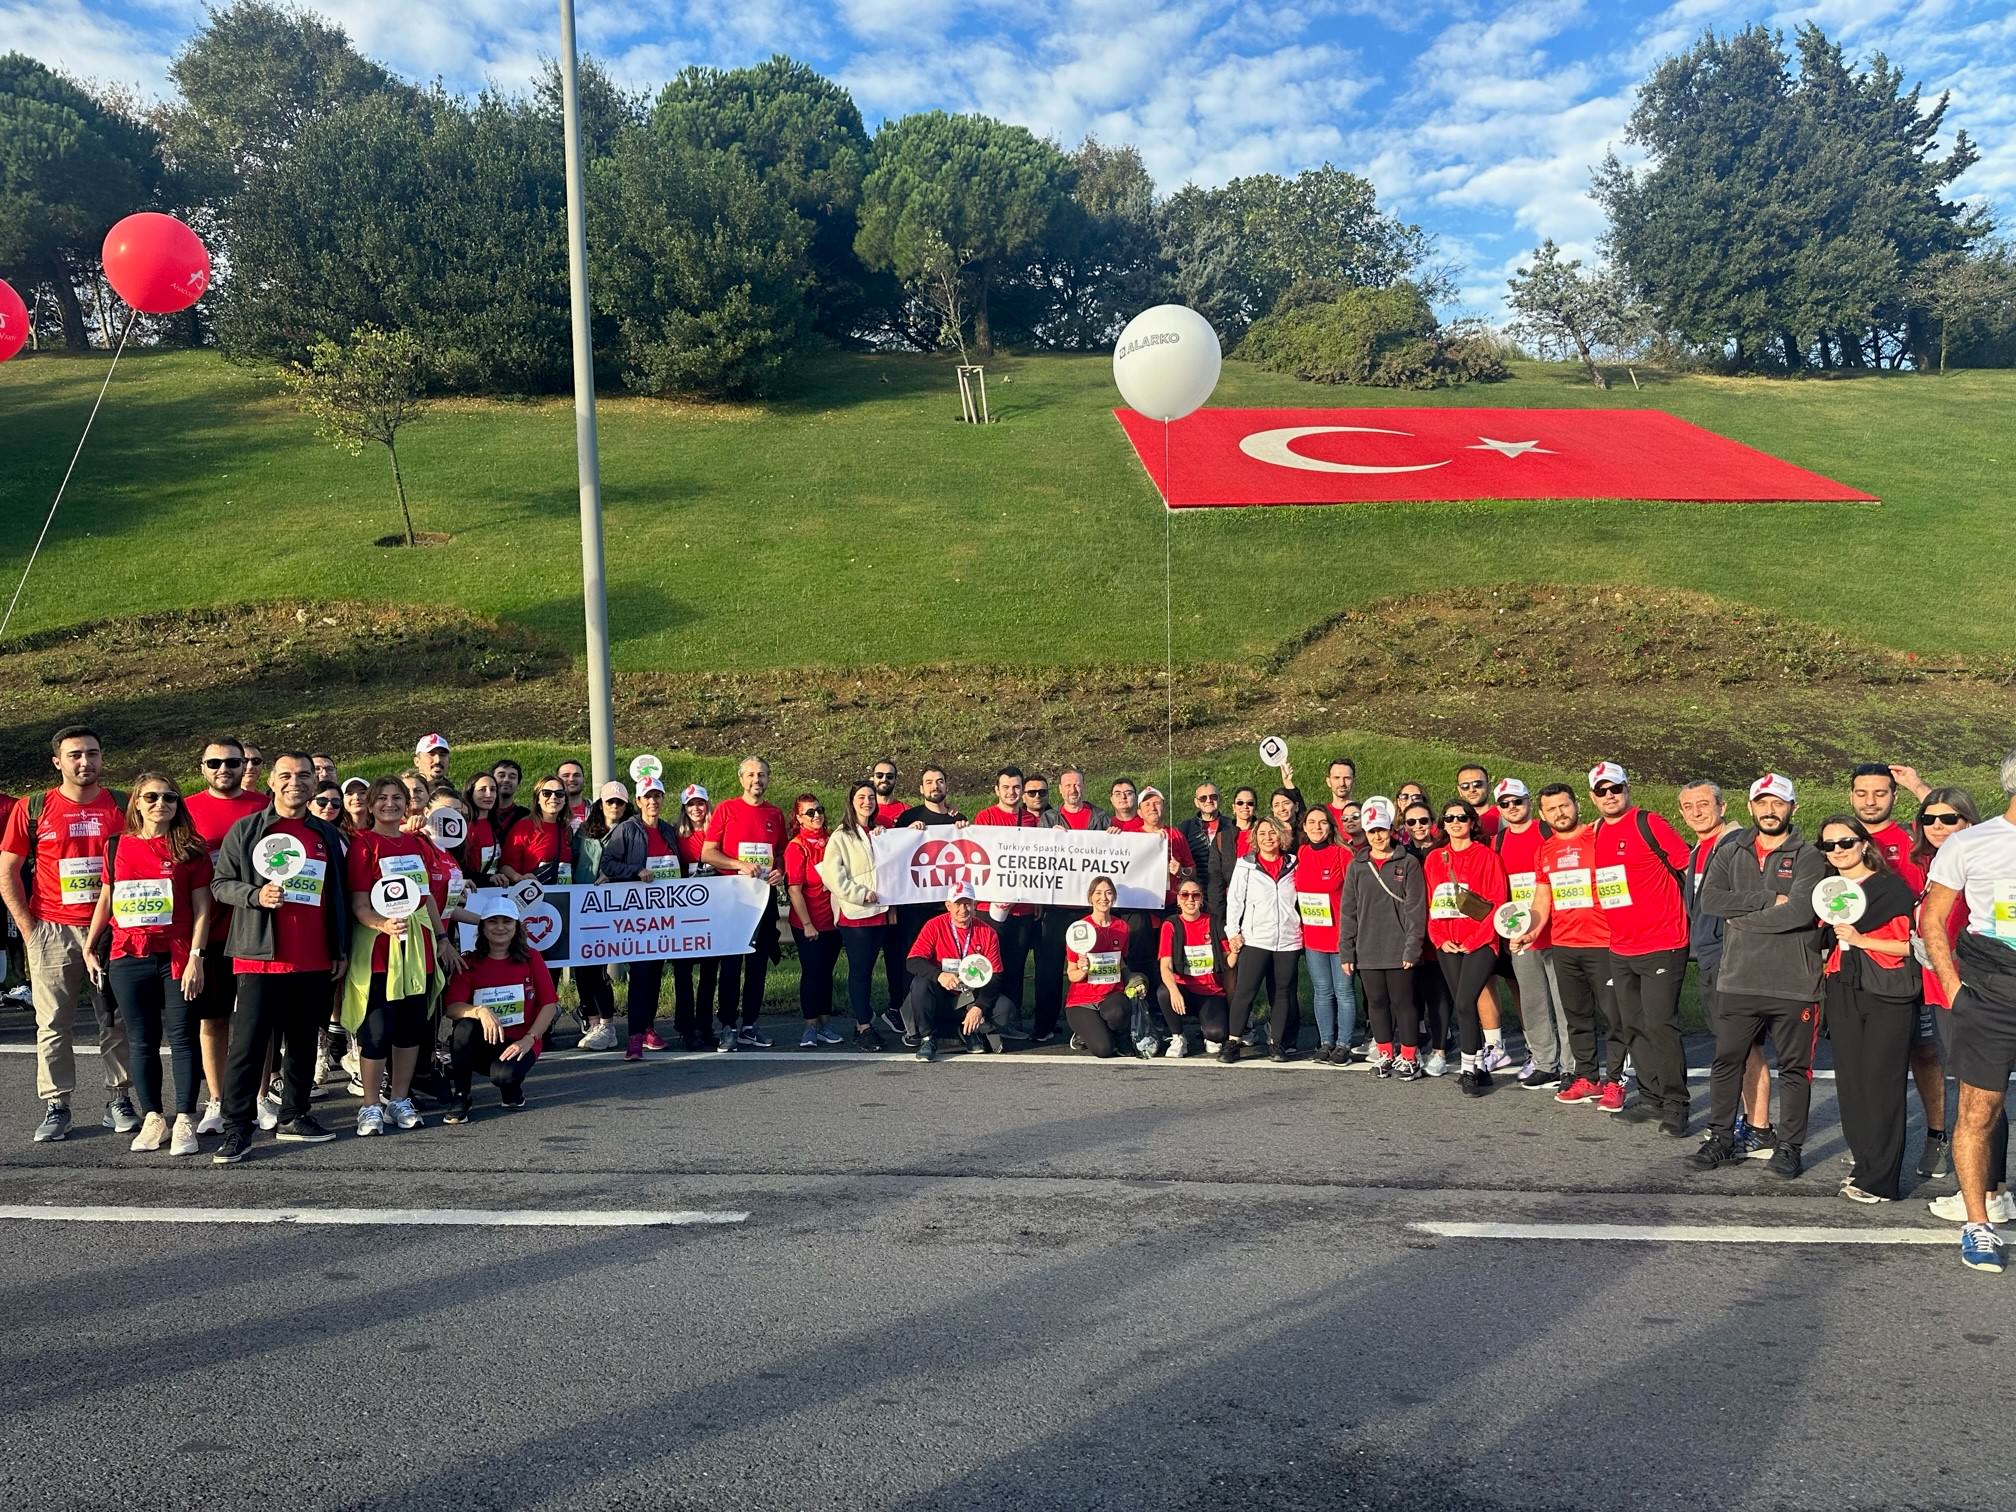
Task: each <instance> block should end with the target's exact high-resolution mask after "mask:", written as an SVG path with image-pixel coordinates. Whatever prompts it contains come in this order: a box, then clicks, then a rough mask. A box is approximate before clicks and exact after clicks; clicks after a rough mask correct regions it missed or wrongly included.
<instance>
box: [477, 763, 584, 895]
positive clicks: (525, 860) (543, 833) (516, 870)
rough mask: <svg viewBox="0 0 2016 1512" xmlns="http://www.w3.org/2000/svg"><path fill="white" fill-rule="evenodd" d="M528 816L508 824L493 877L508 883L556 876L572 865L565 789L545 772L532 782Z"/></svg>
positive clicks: (571, 833) (548, 880)
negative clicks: (509, 829) (507, 833)
mask: <svg viewBox="0 0 2016 1512" xmlns="http://www.w3.org/2000/svg"><path fill="white" fill-rule="evenodd" d="M532 804H533V807H532V817H531V818H529V819H525V820H521V821H520V822H519V823H517V824H514V825H512V826H511V833H510V834H509V835H507V836H505V838H504V844H503V847H502V851H503V853H502V855H501V856H500V857H499V859H498V862H497V866H496V875H497V880H498V881H500V882H502V883H504V884H505V885H507V886H508V885H510V884H511V883H513V882H517V881H520V880H522V879H523V878H526V877H536V878H538V880H539V881H541V882H546V883H553V882H558V881H559V880H560V874H561V872H562V871H563V870H565V871H568V872H569V873H570V874H571V872H572V869H573V865H574V824H573V819H572V817H571V816H570V815H569V814H568V812H567V789H566V788H564V787H562V786H561V785H560V779H559V777H558V776H557V775H555V774H553V773H550V772H549V773H548V774H547V775H546V776H544V777H541V778H540V779H539V780H538V781H537V782H536V783H534V784H533V796H532Z"/></svg>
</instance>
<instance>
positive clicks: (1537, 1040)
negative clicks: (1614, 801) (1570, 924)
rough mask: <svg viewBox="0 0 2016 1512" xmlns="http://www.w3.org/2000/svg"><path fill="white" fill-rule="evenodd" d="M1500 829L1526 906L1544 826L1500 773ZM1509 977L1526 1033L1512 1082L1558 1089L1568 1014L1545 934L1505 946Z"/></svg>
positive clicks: (1528, 798)
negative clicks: (1528, 943)
mask: <svg viewBox="0 0 2016 1512" xmlns="http://www.w3.org/2000/svg"><path fill="white" fill-rule="evenodd" d="M1491 797H1492V804H1491V806H1492V809H1493V811H1494V812H1495V813H1496V814H1497V815H1498V833H1497V834H1496V835H1495V836H1493V837H1492V840H1491V844H1492V845H1493V846H1494V847H1496V849H1497V851H1498V859H1499V860H1500V861H1502V862H1504V863H1505V881H1506V884H1507V885H1508V887H1509V888H1510V889H1511V894H1512V901H1513V902H1514V903H1525V904H1528V905H1530V904H1531V903H1532V902H1533V897H1534V894H1535V893H1536V892H1538V890H1539V878H1540V847H1541V846H1542V845H1544V844H1545V843H1546V841H1547V833H1548V831H1547V826H1546V825H1544V824H1541V823H1540V822H1539V821H1538V819H1536V818H1535V817H1534V813H1533V798H1532V795H1531V794H1530V793H1529V792H1528V791H1527V789H1526V784H1525V783H1524V782H1522V781H1520V780H1519V779H1518V778H1517V777H1501V778H1499V779H1498V782H1497V783H1496V784H1495V785H1494V786H1493V788H1492V790H1491ZM1501 959H1502V960H1509V961H1510V963H1511V967H1512V979H1513V981H1514V982H1516V983H1517V984H1518V987H1519V1023H1520V1025H1521V1026H1522V1027H1523V1028H1524V1030H1525V1032H1526V1063H1525V1064H1524V1065H1523V1066H1521V1067H1520V1068H1519V1071H1518V1074H1517V1076H1515V1077H1514V1080H1515V1081H1517V1082H1518V1084H1519V1085H1520V1086H1522V1087H1525V1088H1526V1089H1527V1090H1529V1091H1533V1092H1539V1091H1542V1090H1544V1089H1546V1088H1548V1087H1559V1086H1560V1085H1561V1084H1562V1082H1563V1081H1564V1079H1565V1077H1566V1074H1567V1072H1568V1069H1569V1067H1570V1064H1571V1053H1570V1051H1569V1048H1568V1015H1567V1014H1566V1013H1565V1012H1563V1011H1562V1008H1561V1003H1560V992H1559V990H1558V989H1557V988H1556V987H1555V985H1554V966H1553V962H1552V961H1551V960H1550V958H1549V956H1548V954H1547V940H1546V939H1545V938H1544V937H1543V938H1541V940H1540V941H1539V944H1538V947H1537V948H1536V949H1532V950H1507V951H1506V952H1505V953H1504V955H1503V956H1502V957H1501Z"/></svg>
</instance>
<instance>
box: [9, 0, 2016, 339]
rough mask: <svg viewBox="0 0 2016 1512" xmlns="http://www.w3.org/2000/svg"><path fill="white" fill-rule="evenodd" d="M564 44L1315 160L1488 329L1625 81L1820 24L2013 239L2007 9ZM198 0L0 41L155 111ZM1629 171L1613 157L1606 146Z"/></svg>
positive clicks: (443, 59)
mask: <svg viewBox="0 0 2016 1512" xmlns="http://www.w3.org/2000/svg"><path fill="white" fill-rule="evenodd" d="M310 8H311V9H314V10H316V11H319V12H320V13H321V14H323V15H325V16H327V17H329V18H331V19H332V20H335V21H338V22H340V23H341V24H342V25H343V26H344V27H345V28H346V29H347V30H348V31H349V33H350V35H351V38H352V39H353V40H354V41H355V42H356V43H357V44H358V46H359V47H360V48H362V50H363V51H365V52H366V53H368V54H370V55H371V56H373V57H375V58H378V59H379V60H381V61H382V62H384V63H386V64H388V65H389V66H391V67H393V68H395V69H396V70H398V71H400V72H402V73H404V74H407V75H409V76H413V77H419V78H432V77H435V76H437V75H438V76H439V77H441V78H443V79H445V80H446V81H447V82H448V83H449V84H450V85H451V86H455V87H461V88H472V87H474V86H476V85H479V84H482V83H484V82H486V81H488V82H495V83H498V84H502V85H507V86H515V85H517V84H519V83H521V82H523V81H524V80H525V79H527V78H529V77H530V76H531V75H532V73H533V72H534V71H535V70H536V69H537V68H538V66H539V61H540V59H541V58H542V57H544V56H547V55H549V54H550V53H551V52H552V50H553V48H554V46H555V45H556V36H557V22H556V19H555V17H556V14H557V6H556V5H555V4H554V3H552V0H325V3H322V4H317V5H312V6H310ZM577 9H578V17H579V26H580V31H581V36H582V41H583V45H584V46H585V47H586V48H587V49H588V50H589V51H592V52H594V53H596V54H597V55H599V56H600V57H601V58H602V59H603V60H604V61H605V62H606V63H607V64H608V65H609V66H610V67H611V68H612V70H613V71H614V72H615V73H616V74H617V75H618V76H619V77H620V78H622V79H623V80H625V81H626V82H628V83H631V84H635V85H640V86H644V85H651V84H655V83H658V82H661V81H662V80H664V79H666V78H668V77H669V76H670V75H671V74H673V73H674V72H676V71H677V70H678V69H679V68H681V67H684V66H686V65H687V64H690V63H703V64H712V65H717V66H724V67H732V66H734V65H737V64H742V63H748V62H753V61H756V60H758V59H761V58H763V57H766V56H768V55H769V54H770V53H771V52H773V51H782V52H787V53H790V54H792V55H793V56H795V57H798V58H801V59H803V60H804V61H806V62H808V63H811V64H812V65H813V66H815V67H817V68H818V69H819V70H820V71H822V72H823V73H826V74H828V75H830V76H832V77H834V78H836V79H838V80H840V81H841V82H843V83H844V84H846V85H847V86H848V88H849V89H851V90H852V91H853V94H854V98H855V99H856V101H857V102H858V103H859V104H860V106H861V111H862V114H863V115H864V116H865V117H866V118H867V120H868V124H869V127H870V129H871V130H872V129H873V128H874V126H875V124H876V122H878V121H880V120H882V119H884V118H886V117H889V116H893V115H901V114H903V113H905V112H908V111H912V110H919V109H930V108H933V107H941V108H944V109H949V110H980V111H984V112H987V113H988V114H991V115H995V116H999V117H1001V118H1003V119H1005V120H1009V121H1015V122H1019V123H1021V124H1023V125H1026V126H1028V127H1030V128H1031V129H1032V130H1034V131H1036V132H1038V133H1039V134H1043V135H1048V136H1053V137H1055V138H1056V139H1057V140H1058V141H1060V142H1062V143H1064V144H1065V145H1067V146H1069V145H1073V144H1075V143H1076V142H1078V141H1079V140H1080V139H1081V138H1082V137H1083V136H1085V135H1086V134H1087V133H1088V132H1089V133H1092V134H1095V135H1097V136H1099V137H1100V138H1102V139H1104V140H1107V141H1110V142H1132V143H1134V144H1135V145H1136V146H1138V147H1140V148H1141V150H1142V152H1143V154H1144V156H1145V157H1146V159H1147V162H1148V166H1149V168H1150V170H1151V171H1152V172H1153V173H1154V175H1155V177H1156V180H1157V183H1158V184H1159V185H1160V186H1161V187H1162V188H1163V189H1164V190H1165V191H1166V190H1169V189H1174V188H1176V187H1178V186H1180V185H1181V184H1182V183H1183V182H1185V181H1186V180H1195V181H1197V182H1200V183H1216V182H1222V181H1223V180H1225V179H1227V178H1230V177H1234V176H1236V175H1238V174H1242V173H1252V172H1259V171H1275V172H1293V171H1295V170H1296V169H1298V168H1303V167H1309V166H1313V165H1316V164H1319V163H1321V162H1324V161H1325V160H1328V161H1330V162H1334V163H1336V164H1338V165H1339V166H1342V167H1347V168H1350V169H1353V170H1354V171H1357V172H1361V173H1364V174H1366V175H1367V176H1368V177H1369V178H1370V179H1371V180H1372V181H1373V183H1374V184H1375V185H1376V186H1377V188H1378V191H1379V197H1380V201H1381V203H1382V204H1383V205H1385V206H1386V207H1388V208H1390V209H1392V210H1394V211H1396V212H1397V213H1399V214H1400V215H1402V216H1404V217H1405V218H1406V219H1409V220H1412V221H1416V222H1418V223H1419V224H1421V225H1423V226H1425V227H1427V228H1428V229H1429V230H1431V231H1433V232H1434V233H1435V234H1436V235H1437V237H1438V238H1439V240H1440V245H1441V251H1442V255H1443V256H1444V257H1446V258H1447V259H1449V260H1450V261H1452V262H1453V263H1455V264H1456V265H1457V267H1458V268H1459V270H1460V275H1461V282H1462V284H1463V286H1464V288H1463V295H1462V299H1461V306H1462V308H1463V310H1464V311H1466V312H1469V313H1477V314H1485V315H1491V314H1495V313H1497V310H1498V304H1499V296H1500V294H1501V293H1502V290H1503V288H1504V277H1505V274H1506V272H1507V271H1508V270H1509V269H1511V268H1512V267H1515V266H1516V265H1517V264H1518V262H1519V260H1520V259H1521V258H1522V257H1523V256H1524V255H1525V254H1526V253H1527V251H1528V250H1530V249H1531V248H1532V247H1533V246H1534V245H1535V244H1536V243H1537V242H1538V241H1539V240H1540V238H1541V237H1543V236H1552V237H1554V239H1555V240H1556V241H1558V242H1561V243H1562V244H1563V245H1565V246H1567V247H1569V248H1571V249H1573V250H1575V251H1577V252H1578V253H1582V254H1585V255H1587V254H1592V253H1593V251H1594V245H1595V239H1596V237H1597V235H1598V233H1599V232H1600V230H1601V217H1600V216H1599V215H1598V214H1597V213H1596V210H1595V208H1594V206H1593V205H1592V204H1591V202H1590V201H1589V200H1588V198H1587V196H1586V190H1587V187H1588V182H1589V170H1590V167H1591V165H1592V164H1594V163H1596V162H1598V161H1599V160H1600V159H1601V158H1602V156H1603V153H1604V151H1605V149H1606V148H1607V147H1609V146H1610V145H1612V144H1613V143H1616V142H1618V139H1619V135H1620V133H1621V131H1622V128H1623V125H1624V121H1625V119H1626V117H1627V116H1628V115H1629V113H1630V108H1631V93H1632V88H1633V86H1634V84H1635V83H1636V81H1637V80H1638V79H1640V78H1641V77H1642V76H1643V75H1644V73H1645V72H1646V70H1647V69H1648V68H1650V67H1651V66H1652V64H1654V63H1655V62H1656V61H1657V60H1658V59H1660V58H1661V57H1664V56H1666V55H1668V54H1670V53H1672V52H1675V51H1677V50H1680V49H1682V48H1684V47H1686V46H1687V45H1688V44H1689V43H1690V42H1691V41H1692V40H1693V39H1694V38H1695V37H1697V36H1698V35H1699V34H1700V32H1701V31H1702V29H1703V28H1705V27H1714V28H1716V29H1717V30H1721V31H1728V30H1733V29H1735V28H1737V27H1739V26H1742V25H1744V24H1745V23H1747V22H1751V21H1765V22H1769V23H1770V24H1773V25H1776V26H1780V27H1783V28H1784V29H1785V30H1786V31H1787V32H1788V33H1789V31H1790V30H1791V29H1792V28H1793V27H1795V26H1796V25H1797V24H1798V23H1799V22H1800V21H1802V20H1807V19H1811V20H1814V21H1817V22H1818V23H1820V25H1821V26H1822V27H1824V28H1825V29H1826V30H1827V31H1828V32H1829V34H1830V35H1832V36H1834V37H1835V38H1836V39H1837V40H1839V41H1841V42H1843V43H1845V44H1846V45H1847V46H1848V47H1849V49H1850V50H1851V52H1853V53H1855V54H1856V55H1858V56H1862V57H1868V56H1870V55H1873V54H1875V53H1877V52H1883V53H1886V54H1887V55H1888V56H1889V57H1890V59H1891V60H1892V61H1893V62H1895V63H1897V64H1898V65H1900V66H1901V67H1903V68H1904V69H1905V71H1906V76H1907V78H1908V79H1914V80H1921V81H1922V82H1923V83H1924V85H1925V89H1926V93H1927V95H1928V96H1936V95H1937V94H1938V93H1939V92H1941V91H1944V90H1951V91H1952V93H1953V96H1954V103H1953V107H1952V110H1951V112H1950V113H1949V116H1948V122H1949V126H1965V127H1966V128H1967V130H1968V132H1969V134H1970V135H1971V136H1973V137H1974V138H1975V139H1976V140H1977V141H1978V142H1979V143H1981V144H1982V146H1983V148H1984V151H1985V153H1986V156H1985V157H1984V159H1983V161H1982V162H1981V163H1980V164H1979V165H1977V166H1976V167H1975V169H1974V170H1973V171H1972V172H1971V173H1970V174H1969V175H1968V176H1967V178H1966V179H1964V180H1963V181H1962V183H1961V185H1960V191H1961V192H1962V193H1963V194H1965V195H1967V196H1968V197H1970V198H1974V199H1978V200H1980V201H1982V202H1985V203H1987V204H1989V205H1991V206H1992V207H1993V208H1994V209H1995V210H1996V212H1997V219H1998V221H2000V222H2002V223H2005V224H2006V225H2009V226H2010V227H2011V229H2016V0H1821V3H1817V4H1810V5H1784V6H1781V7H1774V6H1773V5H1772V4H1771V0H1747V3H1727V0H1671V3H1665V4H1659V3H1642V0H1608V3H1585V0H1505V3H1496V4H1493V3H1483V0H1300V3H1297V0H1283V3H1277V4H1250V3H1223V0H1221V3H1215V4H1213V3H1203V0H829V3H824V4H811V3H798V0H692V3H689V4H685V5H679V4H647V3H638V0H577ZM201 13H202V6H201V4H200V3H196V0H0V45H4V46H8V47H13V48H19V49H20V50H22V51H25V52H28V53H31V54H33V55H35V56H37V57H40V58H43V59H45V60H47V61H48V62H50V63H52V64H56V65H58V66H61V67H63V68H65V69H67V70H68V71H70V72H72V73H74V74H77V75H80V76H82V77H87V78H95V79H98V80H100V81H105V82H113V81H119V82H126V83H134V84H138V85H139V86H140V87H141V88H142V89H143V90H146V91H151V92H157V93H158V92H165V90H166V87H167V86H166V82H165V80H166V73H165V70H166V66H167V61H168V58H169V56H170V55H171V54H172V53H173V51H174V49H175V48H176V46H177V45H179V43H180V41H181V39H182V38H184V37H186V36H187V35H188V33H189V32H190V30H191V29H192V28H193V27H194V26H195V25H196V24H197V23H198V21H199V20H200V17H201ZM1627 156H1628V153H1627Z"/></svg>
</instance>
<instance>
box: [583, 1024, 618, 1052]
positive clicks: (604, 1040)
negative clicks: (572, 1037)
mask: <svg viewBox="0 0 2016 1512" xmlns="http://www.w3.org/2000/svg"><path fill="white" fill-rule="evenodd" d="M622 1043H623V1041H622V1039H621V1038H620V1037H619V1036H618V1035H617V1033H616V1021H615V1020H614V1019H603V1020H602V1022H601V1023H599V1024H597V1025H596V1026H595V1027H594V1028H593V1029H590V1030H589V1031H588V1032H587V1033H586V1034H584V1035H582V1036H581V1039H580V1042H579V1043H578V1044H576V1045H575V1046H574V1048H575V1049H576V1050H614V1049H615V1048H616V1047H617V1046H618V1045H620V1044H622Z"/></svg>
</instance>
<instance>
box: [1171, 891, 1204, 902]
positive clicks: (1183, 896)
mask: <svg viewBox="0 0 2016 1512" xmlns="http://www.w3.org/2000/svg"><path fill="white" fill-rule="evenodd" d="M1203 896H1204V894H1202V893H1200V892H1198V891H1197V890H1196V889H1194V888H1193V889H1191V890H1190V891H1189V892H1179V893H1178V894H1176V898H1177V901H1178V902H1186V901H1188V900H1190V899H1193V898H1201V897H1203Z"/></svg>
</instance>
